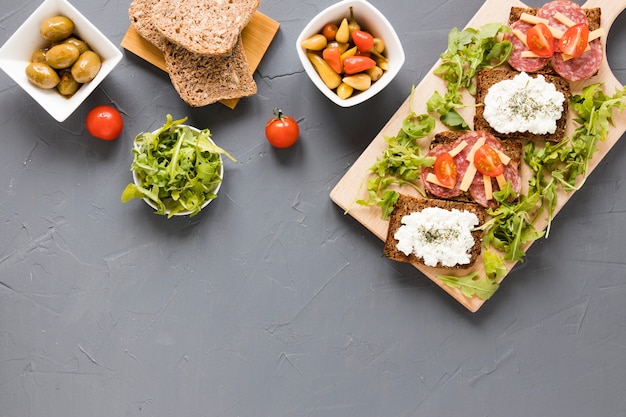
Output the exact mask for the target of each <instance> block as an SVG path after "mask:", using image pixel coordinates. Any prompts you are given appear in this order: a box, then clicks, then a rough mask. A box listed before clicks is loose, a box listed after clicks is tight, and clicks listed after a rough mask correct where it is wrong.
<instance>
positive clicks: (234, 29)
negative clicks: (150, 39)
mask: <svg viewBox="0 0 626 417" xmlns="http://www.w3.org/2000/svg"><path fill="white" fill-rule="evenodd" d="M259 3H260V0H159V1H158V2H157V3H156V4H155V6H154V14H153V19H154V24H155V25H156V27H157V28H158V29H159V31H160V32H161V33H162V34H163V36H165V37H166V38H167V39H168V40H169V41H170V42H172V43H174V44H176V45H179V46H182V47H183V48H185V49H187V50H189V51H192V52H195V53H197V54H202V55H210V56H221V55H228V54H230V52H231V51H232V50H233V48H234V47H235V45H236V43H237V39H238V38H239V35H240V34H241V31H242V30H243V28H244V27H245V26H246V25H247V24H248V23H249V22H250V19H252V16H253V15H254V13H255V12H256V10H257V9H258V7H259Z"/></svg>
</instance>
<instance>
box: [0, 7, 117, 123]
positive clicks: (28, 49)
mask: <svg viewBox="0 0 626 417" xmlns="http://www.w3.org/2000/svg"><path fill="white" fill-rule="evenodd" d="M58 15H62V16H66V17H68V18H70V19H71V20H72V21H73V22H74V26H75V30H74V34H75V35H76V36H78V37H79V38H81V39H82V40H84V41H85V42H87V44H88V45H89V46H90V47H91V49H92V50H93V51H94V52H96V53H97V54H98V55H99V56H100V59H101V60H102V67H101V68H100V71H99V72H98V74H97V75H96V77H95V78H94V79H93V80H92V81H90V82H88V83H85V84H84V85H82V86H81V87H80V88H79V89H78V91H77V92H76V93H75V94H74V95H73V96H71V97H69V98H68V97H64V96H62V95H61V94H60V93H59V92H58V91H57V90H56V89H51V90H44V89H41V88H38V87H36V86H34V85H33V84H31V83H30V82H29V81H28V78H27V77H26V72H25V70H26V66H27V65H28V63H29V62H30V60H31V56H32V54H33V52H35V50H37V49H39V48H42V47H44V46H46V45H47V43H48V42H47V41H46V40H44V39H43V38H42V37H41V35H40V34H39V26H40V25H41V22H43V21H44V20H45V19H47V18H49V17H53V16H58ZM122 56H123V55H122V52H121V51H120V50H119V49H118V48H117V47H116V46H115V45H114V44H113V43H111V41H109V40H108V39H107V38H106V37H105V36H104V35H103V34H102V32H100V31H99V30H98V29H97V28H96V27H95V26H94V25H93V24H92V23H91V22H90V21H89V20H87V18H85V16H83V15H82V14H81V13H80V12H79V11H78V10H77V9H76V8H75V7H74V6H72V5H71V4H70V3H69V2H67V1H66V0H45V1H44V2H43V3H42V4H41V5H40V6H39V7H38V8H37V10H35V11H34V12H33V14H31V15H30V16H29V17H28V19H26V21H25V22H24V23H23V24H22V25H21V26H20V27H19V29H17V31H16V32H15V33H14V34H13V36H11V37H10V38H9V39H8V40H7V41H6V43H5V44H4V45H3V46H2V48H0V68H2V70H3V71H4V72H6V73H7V74H8V75H9V77H11V78H12V79H13V80H14V81H15V82H16V83H17V84H18V85H19V86H20V87H22V88H23V89H24V91H26V92H27V93H28V94H29V95H30V96H31V97H32V98H33V99H34V100H35V101H36V102H37V103H39V104H40V105H41V107H43V108H44V109H45V110H46V111H47V112H48V113H49V114H50V115H51V116H52V117H53V118H55V119H56V120H57V121H59V122H63V121H64V120H65V119H67V118H68V117H69V116H70V115H71V114H72V113H73V112H74V110H76V109H77V108H78V107H79V106H80V105H81V103H82V102H83V101H84V100H85V99H86V98H87V97H88V96H89V95H90V94H91V92H93V90H94V89H95V88H96V87H97V86H98V85H99V84H100V83H101V82H102V80H104V78H105V77H106V76H107V75H108V74H109V73H110V72H111V71H112V70H113V68H115V66H116V65H117V64H118V63H119V62H120V60H121V59H122Z"/></svg>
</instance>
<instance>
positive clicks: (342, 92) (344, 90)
mask: <svg viewBox="0 0 626 417" xmlns="http://www.w3.org/2000/svg"><path fill="white" fill-rule="evenodd" d="M353 92H354V88H352V87H350V86H349V85H348V84H346V83H344V82H342V83H341V84H339V87H337V95H338V96H339V98H340V99H342V100H345V99H347V98H350V96H351V95H352V93H353Z"/></svg>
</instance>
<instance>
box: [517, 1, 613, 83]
mask: <svg viewBox="0 0 626 417" xmlns="http://www.w3.org/2000/svg"><path fill="white" fill-rule="evenodd" d="M600 16H601V12H600V8H589V9H585V8H582V7H581V6H580V5H578V4H577V3H574V2H572V1H569V0H554V1H551V2H548V3H546V4H544V5H543V6H541V7H539V8H535V9H533V8H521V7H512V8H511V13H510V16H509V25H510V27H511V32H510V33H507V34H506V35H505V37H506V39H508V40H509V41H510V42H511V43H512V44H513V49H512V51H511V54H510V57H509V61H508V63H509V65H510V66H511V67H512V68H513V69H516V70H518V71H522V72H546V73H556V74H558V75H560V76H561V77H563V78H565V79H566V80H568V81H572V82H573V81H580V80H586V79H588V78H591V77H592V76H594V75H595V74H596V73H597V72H598V70H599V69H600V65H601V64H602V60H603V58H604V51H603V48H602V45H601V42H600V38H601V36H602V35H603V34H604V30H603V29H602V28H601V27H600Z"/></svg>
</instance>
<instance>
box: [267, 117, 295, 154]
mask: <svg viewBox="0 0 626 417" xmlns="http://www.w3.org/2000/svg"><path fill="white" fill-rule="evenodd" d="M298 136H300V127H299V126H298V122H297V121H296V120H295V119H294V118H293V117H291V116H286V115H284V114H283V112H282V110H279V109H274V117H272V118H271V119H269V120H268V121H267V124H266V125H265V137H266V138H267V140H268V142H269V143H270V144H272V146H275V147H277V148H288V147H290V146H291V145H293V144H294V143H296V141H297V140H298Z"/></svg>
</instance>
